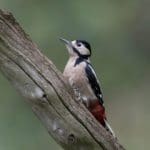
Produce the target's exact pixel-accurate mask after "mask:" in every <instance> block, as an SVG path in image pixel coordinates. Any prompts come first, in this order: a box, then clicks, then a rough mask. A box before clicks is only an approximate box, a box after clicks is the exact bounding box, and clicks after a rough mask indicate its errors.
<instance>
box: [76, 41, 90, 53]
mask: <svg viewBox="0 0 150 150" xmlns="http://www.w3.org/2000/svg"><path fill="white" fill-rule="evenodd" d="M76 42H77V44H80V43H82V44H83V45H84V46H85V47H86V48H87V49H88V50H89V51H90V55H91V46H90V44H89V43H88V42H87V41H85V40H76Z"/></svg>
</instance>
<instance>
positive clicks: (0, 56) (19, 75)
mask: <svg viewBox="0 0 150 150" xmlns="http://www.w3.org/2000/svg"><path fill="white" fill-rule="evenodd" d="M0 71H1V72H2V73H3V75H4V76H5V77H6V78H7V79H8V80H9V81H10V83H11V84H12V85H13V86H14V88H15V89H17V91H18V92H19V93H20V94H21V95H22V96H23V97H24V98H25V99H26V101H27V102H29V104H30V106H31V108H32V110H33V112H34V113H35V114H36V115H37V117H38V118H39V120H40V121H41V122H42V123H43V125H44V126H45V127H46V129H47V131H48V132H49V134H50V135H51V136H52V137H53V138H54V139H55V140H56V142H57V143H58V144H60V145H61V146H62V147H63V149H65V150H97V149H105V150H123V149H124V148H123V147H122V146H121V145H120V144H119V142H118V140H117V139H116V138H114V137H112V135H110V134H109V133H108V132H107V131H106V130H105V129H104V128H103V127H102V126H101V125H100V124H99V123H98V122H97V121H96V120H95V118H94V117H93V116H92V115H91V113H90V112H89V111H88V110H87V109H86V108H85V107H84V105H83V104H81V103H79V102H77V101H76V100H75V97H74V94H73V91H72V89H71V87H70V86H69V85H68V84H67V82H66V81H65V80H64V78H63V76H62V74H61V72H59V71H58V70H57V68H56V67H55V65H54V64H53V63H52V62H51V61H50V60H49V59H48V58H47V57H46V56H44V55H43V54H42V53H41V52H40V50H39V49H38V47H37V45H36V44H35V43H33V42H32V40H31V39H30V38H29V36H28V35H27V34H26V33H25V32H24V31H23V29H22V28H21V27H20V25H19V24H18V23H17V22H16V20H15V18H14V17H13V15H12V14H11V13H9V12H5V11H2V10H0Z"/></svg>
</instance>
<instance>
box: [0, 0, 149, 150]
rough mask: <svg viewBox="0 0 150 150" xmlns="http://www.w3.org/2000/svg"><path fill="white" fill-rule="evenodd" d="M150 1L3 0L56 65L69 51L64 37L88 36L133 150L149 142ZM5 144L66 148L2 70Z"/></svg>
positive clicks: (111, 113) (0, 127)
mask: <svg viewBox="0 0 150 150" xmlns="http://www.w3.org/2000/svg"><path fill="white" fill-rule="evenodd" d="M149 4H150V2H149V1H148V0H126V1H122V0H121V1H118V0H114V1H111V0H108V1H104V0H93V1H90V0H76V1H69V0H63V1H60V0H55V1H54V0H49V1H48V0H45V1H41V0H32V1H29V0H26V1H25V0H12V1H10V0H0V8H2V9H5V10H9V11H11V12H12V13H13V14H14V16H15V17H16V19H17V20H18V22H19V23H20V24H21V25H22V27H23V28H24V29H25V31H26V32H27V33H28V34H29V35H30V36H31V38H32V39H33V40H34V41H35V42H36V43H37V44H38V46H39V47H40V48H41V49H42V52H43V53H45V54H46V55H47V56H48V57H49V58H50V59H51V60H52V61H53V62H54V63H55V65H56V66H57V67H58V68H59V69H60V70H61V71H63V67H64V65H65V63H66V61H67V58H68V56H67V51H66V50H65V47H64V45H62V44H61V43H60V42H59V40H58V38H59V37H60V36H61V37H64V38H67V39H70V40H73V39H85V40H87V41H89V42H90V43H91V45H92V49H93V51H92V52H93V56H92V58H91V59H92V63H93V65H94V67H95V69H96V72H97V75H98V77H99V78H100V79H101V84H102V87H103V92H104V98H105V105H106V110H107V114H108V120H109V122H110V124H111V126H112V127H113V129H114V130H115V132H116V134H117V136H118V137H119V139H120V141H121V143H122V144H124V145H125V147H126V148H127V149H130V150H134V149H135V150H144V149H148V148H149V130H150V119H149V115H148V114H149V113H150V110H149V107H148V106H150V101H149V99H150V96H149V89H150V85H149V83H150V79H149V75H150V70H149V68H150V65H149V64H150V59H149V58H150V50H149V48H150V42H149V39H150V28H149V26H150V17H149V13H150V9H149V6H150V5H149ZM0 91H1V92H0V99H1V100H0V120H1V123H0V133H1V134H0V150H20V149H22V150H26V149H29V150H35V149H36V150H42V149H45V150H50V149H51V150H54V149H57V150H59V149H61V148H60V147H59V146H58V145H57V144H56V142H55V141H54V140H53V139H52V138H51V137H50V136H49V135H48V133H47V132H46V130H45V129H44V127H43V126H42V125H41V123H40V122H39V121H38V119H37V118H36V116H35V115H34V114H33V113H32V111H31V109H30V107H29V106H28V104H26V103H25V102H24V101H23V100H22V98H21V97H20V96H19V95H18V94H17V92H16V91H15V90H14V89H13V88H12V87H11V86H10V85H9V83H8V81H7V80H6V79H5V78H4V77H3V76H2V75H0Z"/></svg>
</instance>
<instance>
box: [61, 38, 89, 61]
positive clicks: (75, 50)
mask: <svg viewBox="0 0 150 150" xmlns="http://www.w3.org/2000/svg"><path fill="white" fill-rule="evenodd" d="M60 40H61V41H62V42H64V43H65V45H66V47H67V49H68V52H69V55H70V56H78V57H81V58H85V59H88V58H89V57H90V56H91V46H90V44H89V43H88V42H86V41H84V40H74V41H68V40H66V39H63V38H60Z"/></svg>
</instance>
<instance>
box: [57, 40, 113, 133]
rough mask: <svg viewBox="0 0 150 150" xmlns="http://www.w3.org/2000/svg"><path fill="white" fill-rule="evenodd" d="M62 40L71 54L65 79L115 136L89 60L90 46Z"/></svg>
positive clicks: (65, 71) (80, 42)
mask: <svg viewBox="0 0 150 150" xmlns="http://www.w3.org/2000/svg"><path fill="white" fill-rule="evenodd" d="M60 40H61V41H63V42H64V43H65V45H66V47H67V50H68V52H69V60H68V62H67V64H66V66H65V69H64V73H63V75H64V77H66V79H67V80H68V81H69V83H70V85H71V86H72V87H73V89H74V91H75V94H76V95H77V96H78V97H79V99H80V98H81V99H82V101H83V103H84V104H85V106H86V107H87V108H88V109H89V111H90V112H91V113H92V114H93V115H94V116H95V118H96V119H97V120H98V121H99V122H100V123H101V124H102V125H103V126H104V127H105V128H106V129H107V130H109V131H110V132H111V133H112V134H113V135H114V133H113V131H112V129H111V128H110V126H109V124H108V123H107V121H106V120H107V119H106V115H105V108H104V105H103V96H102V92H101V89H100V85H99V81H98V79H97V76H96V73H95V71H94V69H93V67H92V65H91V63H90V60H89V57H90V56H91V46H90V44H89V43H88V42H86V41H84V40H74V41H72V42H70V41H67V40H66V39H60Z"/></svg>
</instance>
